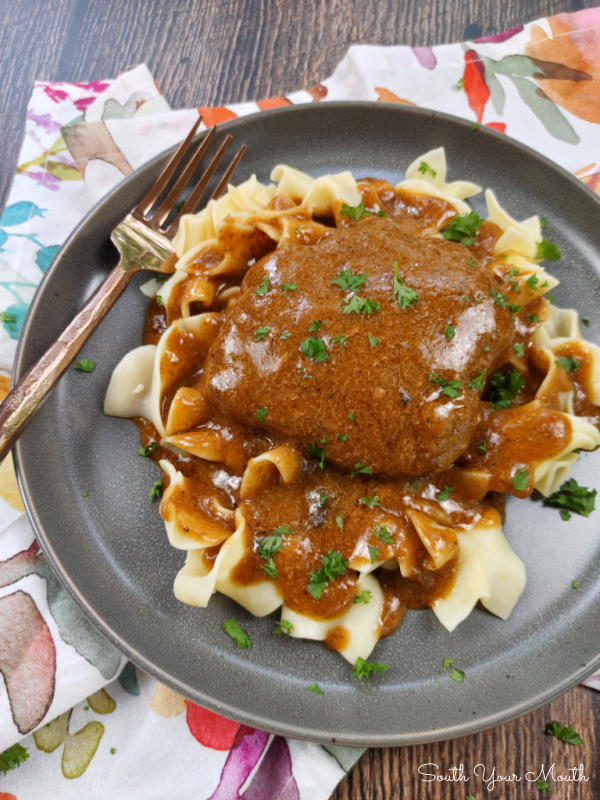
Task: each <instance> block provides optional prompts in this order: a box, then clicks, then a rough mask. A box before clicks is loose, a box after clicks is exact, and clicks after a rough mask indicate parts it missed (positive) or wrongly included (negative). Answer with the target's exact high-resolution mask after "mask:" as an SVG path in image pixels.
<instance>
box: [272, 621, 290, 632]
mask: <svg viewBox="0 0 600 800" xmlns="http://www.w3.org/2000/svg"><path fill="white" fill-rule="evenodd" d="M275 625H277V627H276V628H275V630H274V631H273V635H274V636H281V634H282V633H287V634H288V636H289V635H290V634H291V633H293V632H294V626H293V625H292V623H291V622H288V621H287V619H282V620H281V621H280V622H276V623H275Z"/></svg>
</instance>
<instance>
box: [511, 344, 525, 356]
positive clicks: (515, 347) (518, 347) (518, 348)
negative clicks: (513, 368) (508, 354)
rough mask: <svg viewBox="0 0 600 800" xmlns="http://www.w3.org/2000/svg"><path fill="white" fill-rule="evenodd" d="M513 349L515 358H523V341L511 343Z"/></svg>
mask: <svg viewBox="0 0 600 800" xmlns="http://www.w3.org/2000/svg"><path fill="white" fill-rule="evenodd" d="M513 350H514V351H515V355H516V356H517V358H523V356H524V355H525V345H524V344H523V342H519V343H518V344H513Z"/></svg>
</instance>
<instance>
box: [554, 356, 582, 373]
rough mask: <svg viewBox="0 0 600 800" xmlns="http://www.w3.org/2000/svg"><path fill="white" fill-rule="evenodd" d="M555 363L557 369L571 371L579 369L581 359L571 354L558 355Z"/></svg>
mask: <svg viewBox="0 0 600 800" xmlns="http://www.w3.org/2000/svg"><path fill="white" fill-rule="evenodd" d="M555 363H556V366H557V367H558V368H559V369H561V368H562V369H564V371H565V372H573V370H574V369H579V367H580V366H581V361H579V359H577V358H571V356H559V357H558V358H557V359H556V362H555Z"/></svg>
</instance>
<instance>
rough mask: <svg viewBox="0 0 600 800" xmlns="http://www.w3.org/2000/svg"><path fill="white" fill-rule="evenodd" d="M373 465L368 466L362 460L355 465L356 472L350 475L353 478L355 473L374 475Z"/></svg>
mask: <svg viewBox="0 0 600 800" xmlns="http://www.w3.org/2000/svg"><path fill="white" fill-rule="evenodd" d="M372 474H373V473H372V472H371V467H367V466H365V465H364V464H361V463H360V462H357V463H356V464H355V465H354V472H351V473H350V477H351V478H353V477H354V476H355V475H372Z"/></svg>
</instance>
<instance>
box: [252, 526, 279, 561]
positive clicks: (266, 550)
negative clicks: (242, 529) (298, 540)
mask: <svg viewBox="0 0 600 800" xmlns="http://www.w3.org/2000/svg"><path fill="white" fill-rule="evenodd" d="M278 530H280V529H279V528H278ZM282 544H283V537H282V536H280V535H279V534H274V535H273V536H265V537H263V538H262V539H261V540H260V542H259V543H258V555H259V556H260V557H261V558H271V556H273V555H275V553H278V552H279V551H280V550H281V545H282Z"/></svg>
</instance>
